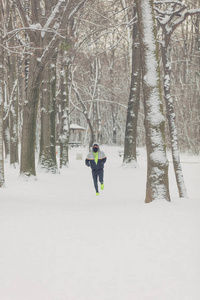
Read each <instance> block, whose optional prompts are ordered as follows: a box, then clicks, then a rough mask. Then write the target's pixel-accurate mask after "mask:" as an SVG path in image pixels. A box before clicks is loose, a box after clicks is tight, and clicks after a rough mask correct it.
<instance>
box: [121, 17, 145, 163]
mask: <svg viewBox="0 0 200 300" xmlns="http://www.w3.org/2000/svg"><path fill="white" fill-rule="evenodd" d="M140 76H141V69H140V44H139V36H138V22H136V23H135V24H134V26H133V49H132V73H131V87H130V95H129V102H128V109H127V117H126V130H125V141H124V158H123V163H124V164H127V163H128V164H131V165H132V164H133V166H134V167H135V166H136V161H137V155H136V135H137V119H138V109H139V97H140Z"/></svg>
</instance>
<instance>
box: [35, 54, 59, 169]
mask: <svg viewBox="0 0 200 300" xmlns="http://www.w3.org/2000/svg"><path fill="white" fill-rule="evenodd" d="M55 64H56V61H55V59H54V60H53V61H52V60H51V61H50V63H49V64H47V65H46V67H45V72H44V80H43V84H42V87H43V90H42V99H41V138H40V155H39V163H40V165H41V166H42V168H44V169H45V170H46V171H47V172H52V173H56V171H57V163H56V145H55V144H56V140H55V111H56V109H55V84H56V76H55Z"/></svg>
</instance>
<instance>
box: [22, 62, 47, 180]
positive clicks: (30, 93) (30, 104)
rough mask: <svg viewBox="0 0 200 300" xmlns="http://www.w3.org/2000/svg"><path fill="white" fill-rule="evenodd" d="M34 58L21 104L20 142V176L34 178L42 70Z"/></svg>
mask: <svg viewBox="0 0 200 300" xmlns="http://www.w3.org/2000/svg"><path fill="white" fill-rule="evenodd" d="M37 64H38V62H37V61H36V57H33V56H31V57H30V69H29V80H28V87H27V93H26V99H27V100H25V102H24V104H23V127H22V142H21V166H20V174H21V175H26V176H31V175H33V176H36V169H35V141H36V137H35V132H36V121H37V109H38V101H39V89H40V84H41V78H42V73H43V69H40V68H39V67H38V66H37Z"/></svg>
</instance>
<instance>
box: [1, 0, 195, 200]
mask: <svg viewBox="0 0 200 300" xmlns="http://www.w3.org/2000/svg"><path fill="white" fill-rule="evenodd" d="M199 14H200V1H199V0H194V1H193V2H192V3H191V2H190V1H187V0H186V1H182V0H173V1H165V0H160V1H156V0H154V1H153V0H109V1H101V0H93V1H91V0H70V1H69V0H34V1H33V0H15V1H12V0H11V1H6V0H0V186H2V185H3V183H4V157H5V156H6V157H10V164H12V165H14V166H15V165H16V164H18V163H19V160H20V174H21V175H23V176H26V177H29V176H32V175H33V176H35V175H36V166H35V164H36V151H37V152H38V153H39V164H40V165H41V166H42V167H43V168H44V169H46V170H47V171H51V172H53V173H56V171H57V168H58V167H57V160H56V144H57V143H59V147H60V162H59V167H60V168H62V167H64V166H67V165H68V145H69V136H70V130H69V125H70V121H73V120H76V121H78V123H79V124H80V125H83V126H85V127H86V129H87V130H86V138H85V143H89V144H90V145H91V144H92V143H93V141H94V140H97V141H99V142H100V143H107V144H124V158H123V162H124V164H134V165H135V164H136V161H137V155H136V146H137V145H144V144H146V148H147V158H148V160H147V161H148V162H147V164H148V172H147V189H146V202H150V201H152V200H154V199H157V198H165V199H166V200H168V201H170V193H169V186H168V161H167V157H166V146H167V147H171V149H172V157H173V164H174V170H175V175H176V181H177V186H178V190H179V195H180V197H186V189H185V185H184V180H183V175H182V170H181V165H180V158H179V148H180V149H181V150H183V151H186V150H187V151H191V152H193V153H195V154H198V153H199V149H200V126H199V125H200V89H199V77H200V53H199V52H200V43H199V39H200V33H199V30H200V15H199ZM162 98H163V100H164V103H163V101H162ZM144 133H145V134H144ZM178 138H179V145H178ZM18 149H21V150H20V159H19V153H18Z"/></svg>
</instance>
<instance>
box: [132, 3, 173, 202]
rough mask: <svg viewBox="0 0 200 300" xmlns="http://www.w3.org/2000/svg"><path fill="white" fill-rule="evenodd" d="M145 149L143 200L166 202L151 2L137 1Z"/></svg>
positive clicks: (165, 159) (159, 91)
mask: <svg viewBox="0 0 200 300" xmlns="http://www.w3.org/2000/svg"><path fill="white" fill-rule="evenodd" d="M136 3H137V12H138V21H139V35H140V46H141V67H142V81H143V93H144V110H145V131H146V148H147V185H146V199H145V202H146V203H149V202H151V201H153V200H156V199H165V200H167V201H170V195H169V183H168V160H167V156H166V146H165V132H164V130H165V122H164V116H163V104H162V97H161V86H160V73H159V63H158V48H157V43H156V32H155V23H154V22H155V18H154V11H153V1H152V0H137V1H136Z"/></svg>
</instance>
